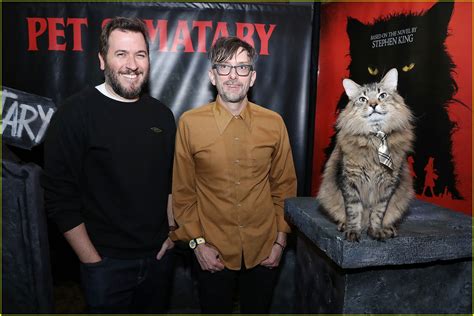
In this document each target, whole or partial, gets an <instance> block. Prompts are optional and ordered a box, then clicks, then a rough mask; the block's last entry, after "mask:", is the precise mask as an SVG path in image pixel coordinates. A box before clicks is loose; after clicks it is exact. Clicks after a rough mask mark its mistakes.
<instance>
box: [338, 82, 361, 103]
mask: <svg viewBox="0 0 474 316" xmlns="http://www.w3.org/2000/svg"><path fill="white" fill-rule="evenodd" d="M342 85H343V86H344V90H346V94H347V96H348V97H349V99H351V100H352V99H353V98H355V97H356V96H357V95H358V94H359V91H360V86H359V85H358V84H357V83H355V82H354V81H352V80H351V79H344V80H342Z"/></svg>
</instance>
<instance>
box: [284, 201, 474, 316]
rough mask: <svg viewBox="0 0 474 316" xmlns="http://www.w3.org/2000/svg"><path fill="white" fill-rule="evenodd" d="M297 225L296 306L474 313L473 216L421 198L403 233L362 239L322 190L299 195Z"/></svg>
mask: <svg viewBox="0 0 474 316" xmlns="http://www.w3.org/2000/svg"><path fill="white" fill-rule="evenodd" d="M285 216H286V218H287V219H288V220H289V222H291V223H292V224H293V225H294V226H295V227H296V231H297V236H298V237H297V250H296V255H297V259H296V262H297V263H296V264H297V267H296V271H297V272H296V282H297V293H296V294H297V295H296V297H297V298H296V312H297V313H339V314H348V313H350V314H364V313H374V314H378V313H384V314H392V313H393V314H409V313H429V314H443V313H450V314H453V313H466V314H471V313H472V274H471V272H472V219H471V217H469V216H466V215H464V214H461V213H458V212H454V211H451V210H448V209H444V208H441V207H438V206H435V205H433V204H429V203H426V202H422V201H419V200H415V201H413V202H412V204H411V206H410V210H409V212H408V214H407V216H406V217H405V218H404V220H403V221H402V222H401V224H400V227H399V236H398V237H396V238H393V239H389V240H387V241H383V242H381V241H376V240H372V239H371V238H370V237H368V236H367V235H366V234H365V233H363V235H362V239H361V240H360V242H358V243H357V242H355V243H351V242H348V241H346V240H344V235H343V233H340V232H338V231H337V229H336V225H335V224H334V223H333V222H332V221H331V220H329V219H328V218H327V217H326V216H325V215H324V214H323V213H322V212H321V210H320V209H319V204H318V201H317V200H316V199H314V198H292V199H288V200H287V201H286V203H285Z"/></svg>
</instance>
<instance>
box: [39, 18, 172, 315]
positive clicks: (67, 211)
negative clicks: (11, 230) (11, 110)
mask: <svg viewBox="0 0 474 316" xmlns="http://www.w3.org/2000/svg"><path fill="white" fill-rule="evenodd" d="M147 36H148V35H147V29H146V26H145V24H144V23H143V22H142V21H140V20H138V19H128V18H115V19H112V20H111V21H110V22H109V23H108V24H107V25H106V26H105V27H104V28H103V30H102V33H101V35H100V40H99V50H100V51H99V61H100V68H101V69H102V70H104V74H105V83H103V84H101V85H99V86H97V87H95V88H92V87H89V88H86V89H85V90H83V91H81V92H80V93H78V94H76V95H74V96H72V97H71V98H69V99H68V100H66V101H65V102H64V104H63V105H62V106H61V107H60V108H59V110H58V111H57V113H56V114H55V115H54V117H53V119H52V122H51V125H50V127H49V130H48V133H47V138H46V141H45V148H44V152H45V165H44V175H43V179H42V182H43V187H44V189H45V203H46V210H47V212H48V215H49V217H50V218H51V219H52V220H53V221H55V222H56V223H57V225H58V227H59V230H60V231H61V232H62V233H64V236H65V238H66V240H67V241H68V243H69V244H70V245H71V247H72V249H73V250H74V252H75V253H76V254H77V256H78V258H79V260H80V270H81V281H82V285H83V288H84V292H85V299H86V303H87V307H88V312H91V313H164V312H166V308H167V301H168V292H169V290H170V281H171V280H170V278H171V276H172V267H173V255H172V254H170V252H169V251H167V250H168V249H171V248H172V247H173V245H174V243H173V242H172V241H171V240H170V239H169V238H168V228H169V224H168V218H167V211H170V212H171V210H170V209H168V199H169V198H170V192H171V169H172V160H173V158H172V157H173V152H174V138H175V133H176V126H175V121H174V117H173V114H172V112H171V111H170V110H169V109H168V108H167V107H166V106H165V105H163V104H162V103H161V102H159V101H158V100H156V99H153V98H152V97H150V96H148V95H145V94H143V93H142V90H143V88H144V86H145V84H146V83H147V80H148V75H149V70H150V60H149V45H148V38H147Z"/></svg>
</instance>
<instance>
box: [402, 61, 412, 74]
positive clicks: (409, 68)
mask: <svg viewBox="0 0 474 316" xmlns="http://www.w3.org/2000/svg"><path fill="white" fill-rule="evenodd" d="M413 68H415V63H411V64H409V65H405V66H403V68H402V70H403V71H404V72H409V71H410V70H412V69H413Z"/></svg>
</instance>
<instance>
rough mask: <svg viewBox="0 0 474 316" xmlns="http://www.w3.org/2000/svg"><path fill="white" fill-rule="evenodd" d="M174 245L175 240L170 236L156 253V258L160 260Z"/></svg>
mask: <svg viewBox="0 0 474 316" xmlns="http://www.w3.org/2000/svg"><path fill="white" fill-rule="evenodd" d="M173 247H174V242H173V241H172V240H171V239H170V238H169V237H168V238H166V240H165V241H164V242H163V244H162V245H161V249H160V251H158V253H157V254H156V259H158V260H160V259H161V258H163V256H164V255H165V253H166V251H167V250H169V249H171V248H173Z"/></svg>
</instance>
